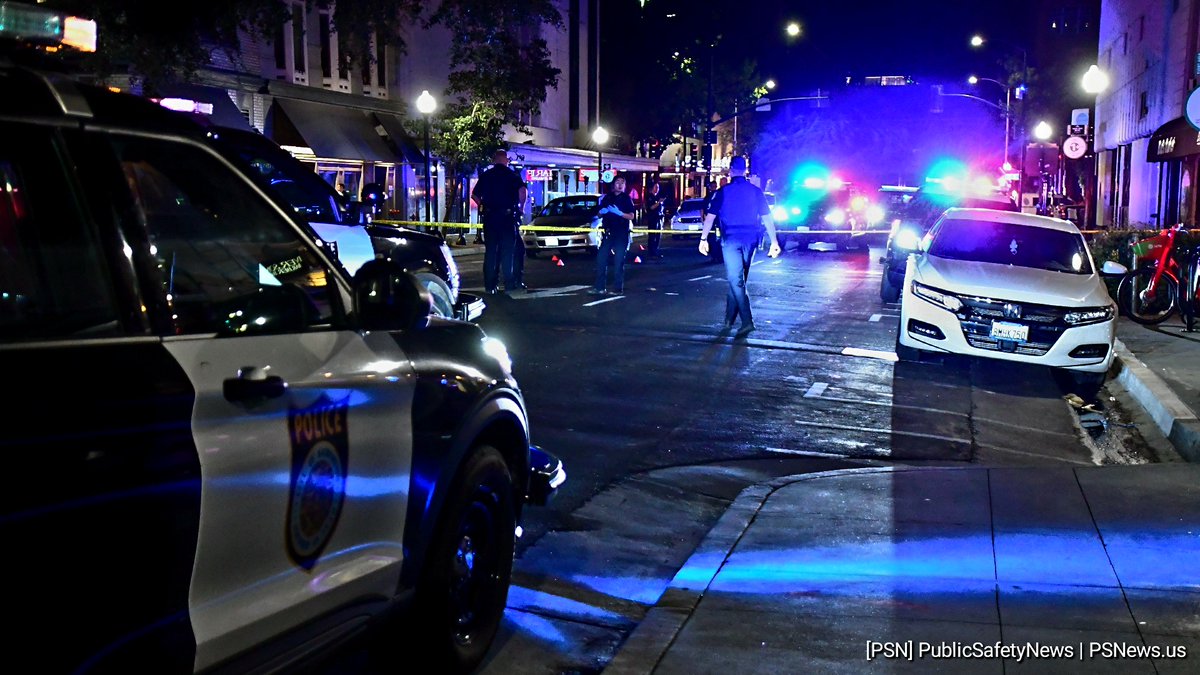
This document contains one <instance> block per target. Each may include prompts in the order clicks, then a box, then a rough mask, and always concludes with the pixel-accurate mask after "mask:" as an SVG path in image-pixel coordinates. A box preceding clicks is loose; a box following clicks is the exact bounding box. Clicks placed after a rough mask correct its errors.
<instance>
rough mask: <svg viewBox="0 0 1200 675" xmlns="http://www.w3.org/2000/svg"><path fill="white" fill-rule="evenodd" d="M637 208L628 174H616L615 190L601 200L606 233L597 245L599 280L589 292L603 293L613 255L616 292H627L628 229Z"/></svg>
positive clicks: (597, 279)
mask: <svg viewBox="0 0 1200 675" xmlns="http://www.w3.org/2000/svg"><path fill="white" fill-rule="evenodd" d="M634 211H635V209H634V206H633V199H632V198H631V197H630V196H629V195H628V194H626V193H625V178H624V177H623V176H617V177H616V178H615V179H613V182H612V190H611V191H610V192H609V193H608V194H606V195H604V198H603V199H601V200H600V216H601V220H600V226H601V227H602V228H603V229H604V234H603V237H602V238H601V240H600V247H599V248H597V249H596V284H595V286H594V287H593V288H592V289H591V290H590V291H588V293H591V294H592V295H604V292H605V286H606V284H607V282H608V267H609V260H610V258H611V260H612V270H613V290H614V292H615V293H616V294H617V295H621V294H623V293H624V292H625V254H627V253H628V252H629V229H630V225H632V223H633V218H634Z"/></svg>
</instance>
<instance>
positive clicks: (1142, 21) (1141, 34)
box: [1138, 16, 1146, 44]
mask: <svg viewBox="0 0 1200 675" xmlns="http://www.w3.org/2000/svg"><path fill="white" fill-rule="evenodd" d="M1145 39H1146V17H1145V16H1140V17H1138V43H1139V44H1140V43H1141V42H1142V40H1145Z"/></svg>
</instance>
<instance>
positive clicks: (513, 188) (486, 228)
mask: <svg viewBox="0 0 1200 675" xmlns="http://www.w3.org/2000/svg"><path fill="white" fill-rule="evenodd" d="M528 196H529V191H528V188H527V186H526V185H525V181H523V180H521V177H520V176H518V175H517V173H516V172H515V171H513V170H512V169H510V168H508V152H507V151H505V150H497V151H496V152H495V153H494V154H493V155H492V168H490V169H488V170H487V171H484V172H483V173H482V174H480V175H479V180H478V181H476V183H475V189H474V190H472V191H471V201H473V202H475V206H476V207H478V208H479V210H480V219H481V220H482V221H483V287H484V290H486V291H487V292H488V293H489V294H495V293H498V292H499V283H500V279H501V277H503V279H504V290H505V291H507V292H509V293H512V292H514V291H516V290H517V288H518V282H517V278H516V275H515V272H516V270H515V268H514V265H513V260H514V251H515V249H516V240H517V238H518V237H520V236H521V235H520V230H519V228H520V218H521V213H522V211H523V210H524V208H525V200H526V199H527V198H528ZM523 248H524V247H522V249H523ZM522 262H523V261H522Z"/></svg>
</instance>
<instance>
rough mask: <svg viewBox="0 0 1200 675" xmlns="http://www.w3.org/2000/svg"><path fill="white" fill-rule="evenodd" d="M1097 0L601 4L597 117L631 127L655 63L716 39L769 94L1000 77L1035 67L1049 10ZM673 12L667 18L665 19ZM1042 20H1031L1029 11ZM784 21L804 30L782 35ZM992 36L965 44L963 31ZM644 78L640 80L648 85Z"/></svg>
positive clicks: (649, 89)
mask: <svg viewBox="0 0 1200 675" xmlns="http://www.w3.org/2000/svg"><path fill="white" fill-rule="evenodd" d="M1064 4H1067V5H1069V4H1082V5H1085V6H1086V5H1093V6H1096V7H1097V8H1098V4H1099V3H1098V2H1086V1H1080V2H1075V3H1072V2H1071V1H1070V0H1066V1H1065V2H1048V3H1047V2H1043V3H1035V2H1032V0H1019V1H1010V2H970V1H966V0H957V1H953V2H951V1H945V2H942V1H939V2H879V1H856V0H825V1H823V2H754V1H753V0H751V1H747V2H713V1H711V0H701V1H690V2H689V1H680V0H645V4H644V7H643V6H642V3H641V2H639V1H638V0H601V7H602V18H601V33H602V46H601V83H600V86H601V113H602V118H604V119H606V120H611V121H612V126H614V127H618V128H620V127H622V126H625V125H636V124H637V123H638V116H637V112H636V111H637V107H638V101H639V100H641V99H644V98H645V97H647V96H654V95H655V94H654V92H655V85H654V83H653V79H654V77H653V73H654V72H655V68H654V64H655V63H656V62H657V61H661V60H662V59H663V58H664V55H665V54H668V53H670V52H671V51H673V50H683V51H685V52H691V53H699V52H701V51H702V49H703V48H702V47H701V46H700V45H702V44H703V43H705V42H706V41H707V40H711V39H712V36H714V35H720V36H721V37H720V43H719V47H718V48H717V50H716V52H715V54H716V58H724V59H730V60H734V59H746V58H749V59H754V60H755V61H756V62H757V64H758V72H759V73H760V74H761V75H762V77H763V78H764V79H765V78H767V77H770V78H773V79H775V80H776V81H777V82H778V84H779V88H778V89H777V90H776V93H775V95H776V96H795V95H804V94H808V93H811V91H812V90H813V89H814V88H815V87H818V86H822V87H829V86H834V85H836V84H837V83H839V82H841V81H844V79H845V77H846V76H850V77H854V78H861V77H865V76H872V75H907V76H911V77H913V78H915V79H916V80H918V81H919V82H923V83H927V82H936V81H949V82H962V81H963V80H965V78H966V77H967V76H968V75H970V74H972V73H975V74H978V75H982V76H991V77H1001V72H1000V71H1001V68H1000V66H999V64H998V62H999V61H1000V60H1001V59H1002V58H1004V57H1005V55H1006V54H1008V55H1016V54H1019V51H1020V50H1019V49H1015V48H1014V46H1016V45H1020V46H1024V47H1026V52H1027V54H1028V57H1029V60H1030V65H1031V66H1033V65H1036V60H1037V53H1036V52H1037V51H1038V50H1036V49H1035V48H1034V47H1035V43H1036V39H1037V38H1036V32H1037V31H1036V29H1037V27H1038V26H1039V25H1040V24H1041V23H1046V24H1047V25H1049V21H1048V20H1045V19H1044V16H1045V14H1046V12H1047V9H1048V7H1050V6H1054V5H1064ZM669 14H674V15H675V16H674V17H669V18H668V17H667V15H669ZM1039 15H1040V16H1041V17H1043V18H1041V19H1039V18H1038V16H1039ZM788 21H797V22H799V23H800V24H801V25H802V26H803V34H802V35H801V36H800V37H798V38H789V37H788V36H787V35H786V34H785V31H784V26H785V25H786V23H787V22H788ZM975 33H981V34H983V35H985V36H986V37H988V38H989V39H990V40H991V43H990V44H989V45H988V47H986V48H984V49H973V48H972V47H971V46H970V45H969V44H968V41H969V39H970V36H971V35H972V34H975ZM647 81H649V82H647Z"/></svg>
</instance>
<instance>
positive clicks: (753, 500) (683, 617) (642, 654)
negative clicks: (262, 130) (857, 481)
mask: <svg viewBox="0 0 1200 675" xmlns="http://www.w3.org/2000/svg"><path fill="white" fill-rule="evenodd" d="M912 470H918V471H919V470H921V469H912V468H909V467H904V468H897V467H866V468H854V469H836V470H833V471H818V472H816V473H801V474H793V475H791V476H783V477H782V478H775V479H773V480H770V481H767V482H764V483H757V484H755V485H751V486H750V487H748V488H746V489H745V490H742V492H741V493H740V494H738V496H737V498H736V499H734V500H733V503H732V504H730V506H729V508H728V509H727V510H726V511H725V514H724V515H722V516H721V519H720V520H718V521H717V524H716V525H714V526H713V528H712V529H711V530H709V531H708V534H707V535H705V537H704V540H703V541H701V542H700V545H699V546H698V547H696V550H695V551H694V552H693V553H692V555H691V556H690V557H689V558H688V559H687V562H685V563H684V564H683V567H680V568H679V571H678V572H676V573H675V577H674V578H672V579H671V583H670V584H669V585H668V586H667V590H665V591H663V594H662V595H661V596H659V598H658V602H656V603H655V604H654V606H653V607H651V608H650V611H648V612H646V616H645V617H644V618H643V619H642V621H641V622H640V623H638V625H637V628H635V629H634V630H633V633H631V634H630V635H629V638H628V639H626V640H625V642H624V644H622V645H621V648H620V649H619V650H618V651H617V653H616V655H615V656H613V658H612V660H611V661H609V663H608V665H607V666H606V667H605V668H604V670H603V673H604V675H648V674H649V673H652V672H653V671H654V669H655V668H656V667H657V666H658V664H659V662H660V661H662V658H663V656H664V655H666V653H667V650H669V649H670V647H671V644H672V643H673V642H674V641H675V637H676V636H677V635H679V631H680V630H682V629H683V626H684V624H685V623H687V620H688V619H689V618H690V617H691V616H692V613H693V612H695V611H696V607H697V606H698V605H699V604H700V599H701V598H703V597H704V593H705V592H706V591H707V590H708V587H709V585H710V584H712V581H713V579H715V578H716V576H717V573H718V572H719V571H720V570H721V567H722V566H723V565H724V564H725V561H726V560H727V559H728V558H729V555H730V554H731V553H732V552H733V547H734V546H736V545H737V543H738V541H740V540H741V538H742V535H744V534H745V533H746V530H748V529H749V528H750V524H751V523H753V522H754V518H755V517H756V516H757V515H758V512H759V510H760V509H761V508H762V506H763V504H765V503H766V501H767V498H768V497H770V496H771V494H772V493H773V492H775V491H776V490H778V489H779V488H781V487H784V486H786V485H790V484H792V483H798V482H800V481H804V480H814V479H818V478H832V477H835V476H844V475H850V474H855V475H858V474H868V473H892V472H895V471H912Z"/></svg>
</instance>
